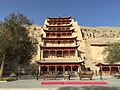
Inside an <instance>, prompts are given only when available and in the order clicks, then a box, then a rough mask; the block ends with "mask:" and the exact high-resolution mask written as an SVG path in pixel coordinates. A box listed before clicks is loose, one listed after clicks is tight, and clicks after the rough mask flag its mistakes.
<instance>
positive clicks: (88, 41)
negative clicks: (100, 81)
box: [29, 22, 120, 70]
mask: <svg viewBox="0 0 120 90" xmlns="http://www.w3.org/2000/svg"><path fill="white" fill-rule="evenodd" d="M73 26H74V27H75V32H74V33H73V36H77V40H78V41H77V43H78V44H79V47H78V55H79V56H80V58H81V59H82V60H84V61H85V66H86V67H89V68H91V69H92V70H97V67H96V66H95V65H96V64H97V63H99V62H101V63H105V62H104V57H105V56H104V55H103V54H102V52H103V50H104V48H105V47H106V45H107V43H108V42H110V43H113V42H119V41H120V27H105V26H102V27H86V26H79V25H78V24H77V22H74V23H73ZM29 31H30V36H32V37H34V38H36V39H37V40H38V42H39V44H38V48H39V45H40V44H42V39H41V36H42V35H44V30H43V28H42V26H37V25H33V26H31V27H29ZM40 54H42V53H40V48H39V49H38V54H37V56H34V58H33V60H32V61H33V62H34V61H35V60H40V58H41V57H40V56H41V55H40Z"/></svg>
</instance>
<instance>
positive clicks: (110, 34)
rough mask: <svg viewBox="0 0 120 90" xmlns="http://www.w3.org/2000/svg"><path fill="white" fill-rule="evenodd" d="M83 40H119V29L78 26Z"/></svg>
mask: <svg viewBox="0 0 120 90" xmlns="http://www.w3.org/2000/svg"><path fill="white" fill-rule="evenodd" d="M80 28H81V31H82V35H83V37H84V38H120V27H107V26H101V27H87V26H80Z"/></svg>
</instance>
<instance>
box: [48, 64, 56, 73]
mask: <svg viewBox="0 0 120 90" xmlns="http://www.w3.org/2000/svg"><path fill="white" fill-rule="evenodd" d="M49 69H50V73H51V74H54V73H55V66H50V67H49Z"/></svg>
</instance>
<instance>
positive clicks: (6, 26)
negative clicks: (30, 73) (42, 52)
mask: <svg viewBox="0 0 120 90" xmlns="http://www.w3.org/2000/svg"><path fill="white" fill-rule="evenodd" d="M29 25H32V22H31V21H30V20H29V19H28V18H27V17H26V16H24V15H23V14H21V13H18V12H17V13H12V14H10V15H9V16H8V17H6V18H5V19H4V21H2V22H1V23H0V62H1V68H0V75H1V76H2V73H3V70H4V64H6V63H8V62H11V61H14V63H18V64H26V63H29V62H30V60H31V58H32V56H33V55H34V54H36V52H37V46H36V43H37V42H33V38H31V37H30V36H29V30H27V28H26V26H29ZM34 41H35V40H34Z"/></svg>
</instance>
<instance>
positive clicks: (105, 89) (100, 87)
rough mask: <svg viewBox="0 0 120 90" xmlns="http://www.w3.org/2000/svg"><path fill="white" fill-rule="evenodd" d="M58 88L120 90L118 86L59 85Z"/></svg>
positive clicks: (66, 89)
mask: <svg viewBox="0 0 120 90" xmlns="http://www.w3.org/2000/svg"><path fill="white" fill-rule="evenodd" d="M58 90H120V87H105V86H84V87H69V86H68V87H61V88H59V89H58Z"/></svg>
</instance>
